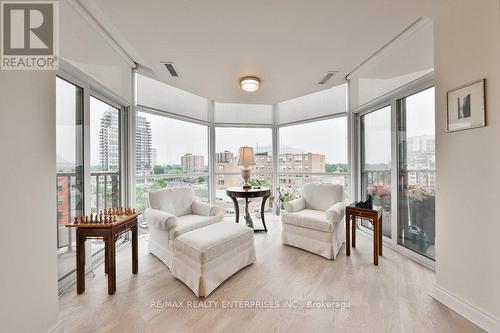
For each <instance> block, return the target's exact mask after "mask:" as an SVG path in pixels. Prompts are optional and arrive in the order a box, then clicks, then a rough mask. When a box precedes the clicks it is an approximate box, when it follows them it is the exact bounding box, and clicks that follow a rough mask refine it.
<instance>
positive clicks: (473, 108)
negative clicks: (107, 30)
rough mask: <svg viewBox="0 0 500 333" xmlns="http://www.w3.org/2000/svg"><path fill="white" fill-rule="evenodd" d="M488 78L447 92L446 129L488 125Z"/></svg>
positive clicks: (454, 130)
mask: <svg viewBox="0 0 500 333" xmlns="http://www.w3.org/2000/svg"><path fill="white" fill-rule="evenodd" d="M485 86H486V80H485V79H481V80H477V81H474V82H471V83H468V84H466V85H463V86H460V87H458V88H455V89H452V90H449V91H448V92H447V93H446V101H447V103H446V104H447V105H446V106H447V108H446V131H447V132H456V131H462V130H466V129H471V128H478V127H484V126H486V102H485V95H486V90H485Z"/></svg>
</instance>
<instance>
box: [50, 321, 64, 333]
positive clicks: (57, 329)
mask: <svg viewBox="0 0 500 333" xmlns="http://www.w3.org/2000/svg"><path fill="white" fill-rule="evenodd" d="M47 332H49V333H64V325H63V322H62V321H61V320H60V319H59V320H58V321H57V323H56V324H55V325H54V326H52V328H50V329H49V330H48V331H47Z"/></svg>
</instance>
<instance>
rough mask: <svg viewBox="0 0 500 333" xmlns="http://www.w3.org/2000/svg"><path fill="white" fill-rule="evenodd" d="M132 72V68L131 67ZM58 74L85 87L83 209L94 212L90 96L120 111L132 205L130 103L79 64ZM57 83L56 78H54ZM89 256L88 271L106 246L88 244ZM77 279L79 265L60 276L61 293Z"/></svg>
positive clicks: (123, 197) (125, 197)
mask: <svg viewBox="0 0 500 333" xmlns="http://www.w3.org/2000/svg"><path fill="white" fill-rule="evenodd" d="M131 75H132V71H131ZM55 76H56V78H59V79H62V80H64V81H67V82H68V83H70V84H72V85H75V86H77V87H79V88H81V89H82V104H83V110H82V113H83V134H82V144H83V153H82V155H83V156H82V157H83V164H82V165H83V203H82V207H83V212H84V214H85V215H89V214H90V209H91V205H90V202H91V195H92V194H91V186H90V184H91V171H90V169H91V166H90V149H91V147H90V98H91V97H94V98H96V99H98V100H101V101H102V102H104V103H107V104H109V105H111V106H113V107H115V108H117V109H118V110H119V112H120V203H121V205H122V206H128V205H129V202H130V201H129V199H130V189H129V185H128V182H127V179H128V176H129V174H130V169H129V146H130V144H129V142H130V141H129V133H128V119H129V115H130V112H129V111H130V105H129V103H127V102H126V101H125V100H123V99H122V98H120V97H119V96H118V95H116V94H115V93H113V92H112V91H111V90H109V89H107V88H106V87H105V86H103V85H101V84H100V83H99V82H97V81H95V80H94V79H93V78H91V77H90V76H88V75H87V74H85V73H83V72H82V71H80V70H79V69H77V68H76V67H74V66H72V65H70V64H68V63H67V62H61V64H60V67H59V69H58V70H57V72H56V74H55ZM54 84H55V82H54ZM127 237H128V236H127V235H125V236H122V237H121V238H120V239H121V240H122V241H125V240H127ZM62 252H63V251H62V249H57V252H56V253H57V255H59V254H61V253H62ZM86 257H87V258H88V259H89V260H87V261H88V262H89V263H90V265H88V266H87V271H92V270H93V269H94V267H95V266H97V265H98V264H100V263H101V261H102V260H104V249H101V250H99V251H97V252H96V253H94V254H92V253H91V246H87V247H86ZM75 279H76V267H75V269H74V270H73V271H71V272H70V273H68V274H66V275H65V276H64V277H62V278H61V279H58V290H59V293H60V294H61V293H63V292H64V291H65V290H66V289H67V288H68V287H69V286H71V285H72V283H74V281H75Z"/></svg>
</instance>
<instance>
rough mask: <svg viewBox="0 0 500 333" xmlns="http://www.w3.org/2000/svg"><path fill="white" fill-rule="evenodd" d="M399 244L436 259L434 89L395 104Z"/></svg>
mask: <svg viewBox="0 0 500 333" xmlns="http://www.w3.org/2000/svg"><path fill="white" fill-rule="evenodd" d="M397 115H398V147H399V149H398V153H399V163H398V164H399V168H398V181H399V183H398V230H397V231H398V244H400V245H403V246H405V247H406V248H409V249H411V250H413V251H416V252H418V253H420V254H422V255H424V256H427V257H429V258H431V259H434V258H435V250H434V238H435V211H436V209H435V185H436V155H435V127H434V117H435V116H434V88H429V89H426V90H424V91H421V92H419V93H416V94H414V95H411V96H408V97H406V98H403V99H401V100H399V101H398V103H397Z"/></svg>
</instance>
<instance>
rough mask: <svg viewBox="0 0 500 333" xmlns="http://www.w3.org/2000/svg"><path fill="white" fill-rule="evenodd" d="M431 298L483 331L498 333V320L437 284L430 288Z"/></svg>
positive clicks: (499, 327)
mask: <svg viewBox="0 0 500 333" xmlns="http://www.w3.org/2000/svg"><path fill="white" fill-rule="evenodd" d="M431 296H432V298H434V299H435V300H436V301H438V302H440V303H442V304H444V305H446V306H447V307H448V308H450V309H451V310H453V311H455V312H457V313H458V314H460V315H461V316H463V317H465V318H466V319H468V320H470V321H471V322H473V323H474V324H476V325H477V326H479V327H481V328H482V329H483V330H485V331H488V332H500V319H498V318H495V317H493V316H492V315H491V314H489V313H487V312H485V311H483V310H481V309H480V308H478V307H476V306H474V305H472V304H469V303H467V302H466V301H464V300H463V299H461V298H460V297H458V296H456V295H454V294H452V293H451V292H450V291H448V290H446V289H445V288H443V287H441V286H440V285H438V284H437V283H436V284H435V285H434V288H432V291H431Z"/></svg>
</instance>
